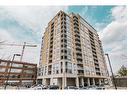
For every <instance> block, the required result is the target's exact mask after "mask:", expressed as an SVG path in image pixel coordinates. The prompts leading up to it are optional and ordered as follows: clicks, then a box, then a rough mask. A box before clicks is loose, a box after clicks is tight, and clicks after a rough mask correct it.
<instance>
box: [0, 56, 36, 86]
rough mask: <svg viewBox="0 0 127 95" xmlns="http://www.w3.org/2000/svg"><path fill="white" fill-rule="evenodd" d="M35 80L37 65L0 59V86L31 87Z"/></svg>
mask: <svg viewBox="0 0 127 95" xmlns="http://www.w3.org/2000/svg"><path fill="white" fill-rule="evenodd" d="M36 78H37V64H32V63H27V62H19V61H10V60H2V59H0V85H4V84H5V83H7V82H6V81H7V80H8V83H9V84H10V83H13V84H17V85H27V84H29V85H33V84H35V83H36Z"/></svg>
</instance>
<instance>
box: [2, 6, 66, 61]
mask: <svg viewBox="0 0 127 95" xmlns="http://www.w3.org/2000/svg"><path fill="white" fill-rule="evenodd" d="M67 9H68V7H67V6H30V7H28V6H18V7H17V6H10V7H9V6H8V7H7V6H6V7H0V38H1V39H0V40H7V42H6V43H12V42H15V43H17V44H23V42H24V41H26V42H28V43H30V44H37V45H38V47H37V48H30V47H27V48H26V49H25V54H24V57H23V61H27V62H32V63H38V62H39V57H40V45H41V37H42V35H43V33H44V30H45V28H46V27H47V25H48V22H49V21H50V20H51V19H52V18H53V17H54V16H55V14H56V13H57V12H58V11H60V10H64V11H66V10H67ZM1 47H3V48H2V49H1V50H0V57H3V58H4V59H7V58H8V56H10V58H11V57H12V56H13V54H14V53H21V51H22V47H15V46H12V47H10V46H1ZM17 59H18V58H17Z"/></svg>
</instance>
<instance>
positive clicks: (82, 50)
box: [37, 11, 108, 88]
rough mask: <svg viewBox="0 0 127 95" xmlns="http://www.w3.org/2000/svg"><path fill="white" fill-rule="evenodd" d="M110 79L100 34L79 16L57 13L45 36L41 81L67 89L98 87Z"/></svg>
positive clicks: (40, 68)
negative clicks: (68, 87)
mask: <svg viewBox="0 0 127 95" xmlns="http://www.w3.org/2000/svg"><path fill="white" fill-rule="evenodd" d="M107 78H108V71H107V66H106V63H105V58H104V52H103V49H102V44H101V41H100V40H99V36H98V34H97V31H96V30H95V29H94V28H93V27H92V26H91V25H90V24H88V23H87V22H86V21H85V20H84V19H83V18H82V17H81V16H80V15H78V14H74V13H71V14H66V13H65V12H63V11H60V12H58V13H57V14H56V16H55V17H54V18H53V19H52V20H51V21H50V22H49V23H48V26H47V28H46V29H45V32H44V36H43V37H42V46H41V55H40V65H39V68H38V77H37V79H38V81H39V82H41V83H42V84H45V85H53V84H55V85H59V86H60V88H64V87H66V86H77V87H79V86H88V85H99V84H103V83H104V80H105V79H107Z"/></svg>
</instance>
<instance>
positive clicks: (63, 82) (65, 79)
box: [62, 77, 67, 89]
mask: <svg viewBox="0 0 127 95" xmlns="http://www.w3.org/2000/svg"><path fill="white" fill-rule="evenodd" d="M66 86H67V78H66V77H63V78H62V89H64V87H66Z"/></svg>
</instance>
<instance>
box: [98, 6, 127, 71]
mask: <svg viewBox="0 0 127 95" xmlns="http://www.w3.org/2000/svg"><path fill="white" fill-rule="evenodd" d="M111 15H112V18H113V20H112V22H111V23H109V24H108V25H107V26H106V27H105V28H104V29H103V30H102V31H101V32H99V35H100V38H101V39H102V42H103V45H104V50H105V52H107V53H109V54H110V57H111V62H112V66H113V69H114V71H115V72H117V70H118V69H119V68H120V66H121V65H127V64H126V63H125V62H123V60H122V57H121V56H122V55H127V47H126V45H127V6H116V7H113V8H112V9H111Z"/></svg>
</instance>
